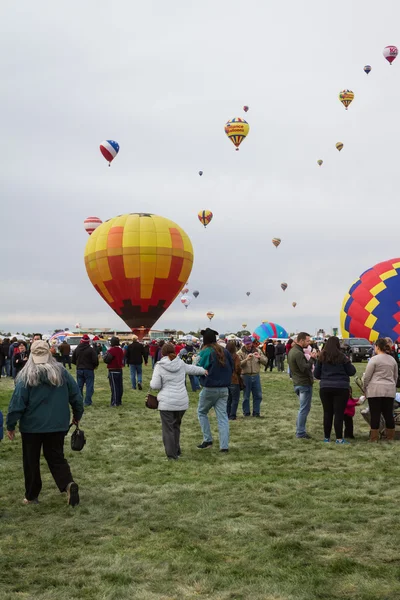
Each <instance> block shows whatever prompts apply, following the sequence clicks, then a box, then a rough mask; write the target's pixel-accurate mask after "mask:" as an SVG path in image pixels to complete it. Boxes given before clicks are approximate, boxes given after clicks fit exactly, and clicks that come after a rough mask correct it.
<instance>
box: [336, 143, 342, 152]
mask: <svg viewBox="0 0 400 600" xmlns="http://www.w3.org/2000/svg"><path fill="white" fill-rule="evenodd" d="M342 148H343V143H342V142H337V144H336V149H337V150H339V152H340V151H341V150H342Z"/></svg>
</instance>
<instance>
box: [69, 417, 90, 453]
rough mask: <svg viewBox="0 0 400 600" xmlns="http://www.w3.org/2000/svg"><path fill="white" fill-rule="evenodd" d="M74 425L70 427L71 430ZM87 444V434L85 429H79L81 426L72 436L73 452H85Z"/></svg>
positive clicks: (77, 427)
mask: <svg viewBox="0 0 400 600" xmlns="http://www.w3.org/2000/svg"><path fill="white" fill-rule="evenodd" d="M72 425H73V423H71V425H70V426H69V428H70V429H71V427H72ZM85 444H86V438H85V432H84V431H83V429H79V425H77V426H76V429H75V431H74V432H73V434H72V435H71V450H76V452H80V451H81V450H83V447H84V445H85Z"/></svg>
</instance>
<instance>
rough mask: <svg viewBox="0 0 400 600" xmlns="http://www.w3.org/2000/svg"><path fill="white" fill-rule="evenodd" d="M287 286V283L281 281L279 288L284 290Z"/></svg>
mask: <svg viewBox="0 0 400 600" xmlns="http://www.w3.org/2000/svg"><path fill="white" fill-rule="evenodd" d="M287 286H288V285H287V283H281V288H282V289H283V291H285V290H286V288H287Z"/></svg>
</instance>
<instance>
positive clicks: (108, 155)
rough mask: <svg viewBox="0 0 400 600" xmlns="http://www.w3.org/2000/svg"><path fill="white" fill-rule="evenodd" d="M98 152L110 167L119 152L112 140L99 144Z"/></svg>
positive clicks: (116, 143)
mask: <svg viewBox="0 0 400 600" xmlns="http://www.w3.org/2000/svg"><path fill="white" fill-rule="evenodd" d="M100 152H101V153H102V155H103V156H104V158H105V159H106V160H107V161H108V164H109V165H110V164H111V163H112V161H113V160H114V158H115V157H116V156H117V154H118V152H119V144H118V142H115V141H114V140H105V141H104V142H101V144H100Z"/></svg>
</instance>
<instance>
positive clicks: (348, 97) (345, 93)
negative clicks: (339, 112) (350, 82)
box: [339, 90, 354, 110]
mask: <svg viewBox="0 0 400 600" xmlns="http://www.w3.org/2000/svg"><path fill="white" fill-rule="evenodd" d="M339 100H340V102H341V103H342V104H343V106H344V107H345V109H346V110H347V109H348V108H349V106H350V104H351V103H352V102H353V100H354V92H352V91H351V90H342V91H341V92H340V93H339Z"/></svg>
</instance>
